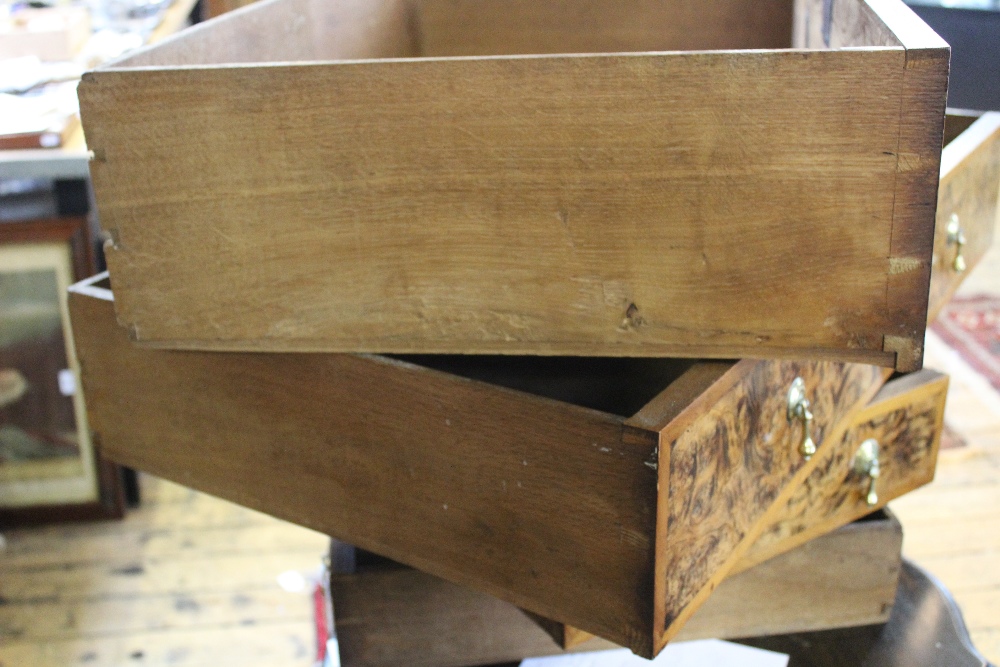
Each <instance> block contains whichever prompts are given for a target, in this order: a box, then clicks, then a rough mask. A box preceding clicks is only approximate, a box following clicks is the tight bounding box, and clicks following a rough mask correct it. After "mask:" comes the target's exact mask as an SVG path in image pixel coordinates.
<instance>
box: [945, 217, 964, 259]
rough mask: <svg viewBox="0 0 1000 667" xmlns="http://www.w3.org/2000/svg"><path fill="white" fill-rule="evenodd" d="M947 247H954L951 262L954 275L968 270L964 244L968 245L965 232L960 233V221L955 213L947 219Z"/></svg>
mask: <svg viewBox="0 0 1000 667" xmlns="http://www.w3.org/2000/svg"><path fill="white" fill-rule="evenodd" d="M947 231H948V246H949V247H950V246H955V259H954V260H952V262H951V268H953V269H955V272H956V273H965V270H966V269H967V268H969V266H968V264H967V263H966V262H965V254H964V253H965V244H966V243H968V241H966V239H965V232H963V231H962V221H961V220H960V219H959V217H958V214H957V213H952V214H951V217H950V218H949V219H948V229H947Z"/></svg>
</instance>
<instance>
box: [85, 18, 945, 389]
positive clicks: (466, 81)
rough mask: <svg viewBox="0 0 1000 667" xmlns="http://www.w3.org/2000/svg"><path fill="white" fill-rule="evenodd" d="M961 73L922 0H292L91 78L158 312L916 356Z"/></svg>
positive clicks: (556, 349)
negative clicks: (919, 8)
mask: <svg viewBox="0 0 1000 667" xmlns="http://www.w3.org/2000/svg"><path fill="white" fill-rule="evenodd" d="M793 4H794V7H793ZM793 24H794V25H793ZM793 33H794V35H795V37H794V42H792V38H791V35H792V34H793ZM789 47H794V48H789ZM558 54H562V55H558ZM566 54H572V55H566ZM947 71H948V48H947V46H946V45H945V44H944V43H943V42H942V41H941V40H940V39H939V38H938V37H937V36H936V35H935V34H934V33H933V32H932V31H930V30H929V29H928V28H927V27H926V26H925V25H924V24H923V23H922V22H920V20H919V19H917V18H916V16H915V15H913V14H912V12H910V10H909V9H907V8H906V7H905V5H903V3H902V2H901V1H900V0H878V1H876V0H840V1H838V2H836V3H829V2H825V3H824V2H821V1H820V0H800V1H798V2H795V3H792V2H791V0H712V1H711V2H707V1H706V0H640V1H635V2H628V3H624V4H623V3H619V2H616V1H614V0H502V1H501V0H492V1H489V0H342V1H340V2H323V1H320V0H315V1H309V0H271V1H265V2H262V3H260V4H258V5H254V6H252V7H249V8H247V9H246V10H243V11H239V12H235V13H233V14H231V15H226V16H223V17H220V18H219V19H217V20H214V21H210V22H208V23H206V24H204V25H202V26H198V27H196V28H193V29H191V30H190V31H188V32H186V33H184V34H181V35H179V36H177V37H176V38H174V39H173V40H169V41H166V42H163V43H162V44H161V45H158V46H156V47H153V48H151V49H147V50H144V51H142V52H139V53H137V54H136V55H133V56H130V57H128V58H126V59H125V60H122V61H119V62H117V63H115V64H113V65H111V66H109V67H106V68H103V69H101V70H98V71H96V72H93V73H90V74H88V75H86V76H85V77H84V80H83V82H82V84H81V86H80V89H79V91H80V100H81V109H82V114H83V120H84V126H85V129H86V134H87V139H88V143H89V144H90V146H91V147H92V148H93V151H94V160H93V162H92V165H91V171H92V174H93V181H94V187H95V191H96V195H97V204H98V209H99V211H100V214H101V219H102V223H103V224H104V225H105V226H106V227H107V228H108V229H109V230H110V232H111V234H112V237H113V243H112V244H111V246H110V247H109V250H108V263H109V266H110V268H111V273H112V275H113V277H114V279H115V286H116V290H117V294H118V304H117V308H118V315H119V319H120V320H121V321H122V322H123V323H125V324H126V325H128V326H129V327H130V329H131V331H132V335H133V336H134V338H135V339H136V340H138V341H139V342H144V343H149V344H151V345H154V346H161V347H177V348H189V349H214V350H270V351H287V350H308V351H341V352H380V353H388V352H394V353H423V352H435V353H448V352H451V353H500V354H546V355H549V354H558V355H569V354H575V355H588V356H590V355H595V356H675V357H715V358H741V357H748V356H749V357H757V358H760V357H775V358H794V357H798V358H823V359H839V360H851V361H861V362H867V363H872V364H879V365H885V366H895V367H896V368H897V369H899V370H913V369H916V368H919V366H920V363H921V358H922V341H923V332H924V327H925V320H926V310H927V293H928V282H929V277H930V262H931V254H932V251H931V248H932V240H933V239H932V236H933V227H934V219H933V210H934V205H933V204H934V201H935V198H936V187H937V178H938V166H939V157H940V155H939V153H940V146H941V133H942V125H943V123H942V117H943V111H944V101H945V89H946V84H947Z"/></svg>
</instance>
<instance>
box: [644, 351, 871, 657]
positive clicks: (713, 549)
mask: <svg viewBox="0 0 1000 667" xmlns="http://www.w3.org/2000/svg"><path fill="white" fill-rule="evenodd" d="M743 365H746V366H750V368H749V370H747V371H744V370H743V369H742V368H741V366H743ZM796 377H801V378H803V380H804V381H805V385H806V395H807V396H808V397H809V399H810V401H811V402H812V406H811V410H812V413H813V415H814V417H815V418H814V422H813V431H812V437H813V439H814V440H815V441H816V442H817V443H818V444H819V447H820V450H821V451H825V450H826V449H828V448H829V447H830V446H831V445H830V443H829V442H828V440H830V438H831V437H832V438H837V437H839V435H838V434H837V432H836V430H835V429H834V427H835V426H836V425H838V424H839V423H840V422H841V421H842V420H844V419H847V418H849V417H850V416H852V415H853V414H854V413H856V412H857V411H858V410H860V409H861V407H862V406H864V405H865V404H866V403H867V402H868V400H869V399H870V398H871V397H872V396H873V395H874V394H875V392H876V391H877V390H878V388H879V387H880V386H881V384H882V382H883V381H884V372H883V371H882V370H881V369H879V368H876V367H873V366H865V365H860V364H835V363H830V362H781V363H775V362H749V361H743V362H740V364H737V366H736V367H734V369H733V371H732V372H731V373H730V374H727V376H724V377H723V378H722V379H721V380H719V382H717V383H716V384H715V385H713V387H712V390H711V391H712V392H715V391H718V392H721V393H722V396H721V398H720V399H719V400H718V401H715V402H709V403H706V404H704V405H703V404H702V403H701V400H702V399H699V400H698V401H695V402H694V403H692V404H691V405H690V406H689V407H688V409H687V410H686V411H685V412H683V413H682V414H681V415H680V416H679V417H678V418H676V419H674V420H673V421H672V422H671V423H670V424H669V425H667V426H666V427H665V428H664V429H663V430H661V431H660V448H659V473H660V489H661V493H660V498H659V510H658V519H657V556H658V557H657V563H656V609H655V613H656V616H655V618H656V620H655V627H656V628H657V633H658V634H657V644H656V651H659V649H660V648H662V646H664V645H666V643H667V641H669V640H670V639H671V638H672V637H674V636H676V634H677V632H678V631H679V630H680V628H681V627H683V625H684V623H685V622H686V621H687V619H688V618H689V617H690V616H691V614H692V613H693V612H694V611H695V610H697V608H698V607H699V606H700V605H701V604H702V603H703V602H704V601H705V600H706V599H707V598H708V596H709V595H710V594H711V593H712V591H713V590H714V589H715V587H716V586H717V585H718V584H719V582H721V581H722V580H723V579H724V578H725V577H726V576H727V574H728V572H729V570H730V569H732V567H733V566H734V565H735V564H736V562H738V560H739V559H740V558H741V557H742V554H743V552H745V551H746V549H748V548H749V546H750V544H752V543H753V542H754V541H755V540H756V537H757V534H759V530H760V529H762V528H763V526H761V522H763V521H766V516H767V514H768V512H770V511H772V508H773V507H774V506H775V505H777V504H780V503H781V502H782V497H783V495H784V494H787V493H790V492H791V489H793V488H795V487H796V486H797V485H798V484H800V483H801V481H802V480H804V479H805V477H806V476H808V475H809V474H810V473H811V471H812V469H813V468H815V466H816V465H817V458H816V457H814V458H813V460H811V461H809V462H806V461H805V460H804V458H803V457H802V456H801V454H799V451H798V444H799V442H800V441H801V437H802V428H801V426H800V425H799V424H797V423H790V422H789V421H788V419H787V415H786V412H787V406H788V388H789V387H790V386H791V384H792V381H793V380H794V379H795V378H796ZM831 431H833V434H832V435H831Z"/></svg>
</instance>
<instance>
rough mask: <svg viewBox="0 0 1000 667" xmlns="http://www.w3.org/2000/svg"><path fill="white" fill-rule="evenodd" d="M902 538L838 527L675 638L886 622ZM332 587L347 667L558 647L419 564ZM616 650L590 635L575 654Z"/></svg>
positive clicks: (729, 594)
mask: <svg viewBox="0 0 1000 667" xmlns="http://www.w3.org/2000/svg"><path fill="white" fill-rule="evenodd" d="M901 541H902V533H901V530H900V527H899V524H898V523H897V522H896V521H895V520H894V519H883V520H880V521H869V522H864V523H859V524H854V525H851V526H847V527H845V528H841V529H840V530H839V531H836V532H834V533H831V534H830V535H827V536H825V537H821V538H819V539H817V540H815V541H813V542H811V543H809V544H807V545H803V546H802V547H800V548H798V549H796V550H795V551H793V552H791V553H789V554H786V555H785V556H782V557H779V558H776V559H774V560H772V561H770V562H768V563H764V564H762V565H760V566H758V567H756V568H754V569H753V570H750V571H748V572H745V573H743V574H741V575H739V576H736V577H733V578H731V579H729V580H727V581H726V582H725V583H723V584H722V585H721V586H720V587H719V589H718V591H716V593H715V595H713V596H712V599H711V600H710V601H709V602H708V603H707V604H706V605H705V606H704V607H703V608H702V609H701V610H699V612H698V613H697V614H695V615H694V617H693V618H692V619H691V622H690V623H689V624H688V626H687V627H686V628H685V629H684V630H683V631H682V633H681V635H680V637H679V638H680V639H684V640H688V639H700V638H707V637H719V638H733V637H744V636H750V635H756V634H772V633H775V632H791V631H794V630H793V629H798V630H807V629H817V628H830V627H843V626H847V625H861V624H869V623H878V622H881V621H884V620H885V619H886V617H887V616H888V610H889V609H890V608H891V605H892V600H893V598H894V596H895V591H896V580H897V577H898V574H899V563H900V558H899V551H900V545H901ZM331 590H332V593H333V600H334V616H335V620H336V627H337V634H338V640H339V642H340V651H341V660H342V664H343V665H344V667H355V666H361V665H364V666H365V667H382V666H385V667H389V666H390V665H391V666H393V667H395V666H397V665H400V664H407V665H413V666H414V667H419V666H423V665H426V666H427V667H465V666H466V665H474V664H493V663H500V662H508V661H517V660H521V659H523V658H527V657H533V656H542V655H553V654H557V653H560V652H561V650H560V649H559V647H558V646H557V644H556V643H555V642H553V641H552V639H551V638H550V637H549V636H548V635H547V634H546V633H545V631H544V630H543V629H542V628H541V627H539V626H538V625H537V624H536V623H535V622H534V621H532V620H531V619H529V618H528V617H527V616H526V615H524V614H523V613H522V612H520V610H518V609H516V608H515V607H513V606H512V605H509V604H506V603H503V602H500V601H499V600H496V599H494V598H491V597H489V596H487V595H483V594H481V593H476V592H474V591H470V590H468V589H464V588H462V587H459V586H455V585H453V584H450V583H448V582H445V581H443V580H441V579H437V578H435V577H431V576H429V575H426V574H423V573H421V572H417V571H414V570H410V569H367V570H362V571H359V572H358V573H357V574H335V575H333V576H332V577H331ZM831 590H836V591H837V594H836V595H830V594H829V592H830V591H831ZM820 598H822V599H823V601H824V603H823V604H818V603H817V600H818V599H820ZM613 647H614V645H613V644H611V643H610V642H607V641H605V640H601V639H591V640H590V641H587V642H586V643H584V644H581V645H578V646H576V647H575V649H574V650H575V651H595V650H600V649H605V648H613Z"/></svg>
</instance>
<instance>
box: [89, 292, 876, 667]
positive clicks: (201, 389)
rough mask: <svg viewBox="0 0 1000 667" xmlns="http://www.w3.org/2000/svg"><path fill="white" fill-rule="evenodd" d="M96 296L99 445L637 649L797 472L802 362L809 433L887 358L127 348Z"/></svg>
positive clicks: (93, 356) (818, 431) (92, 342)
mask: <svg viewBox="0 0 1000 667" xmlns="http://www.w3.org/2000/svg"><path fill="white" fill-rule="evenodd" d="M111 298H112V296H111V293H110V291H108V290H106V289H103V288H101V287H99V285H98V284H95V281H90V282H89V283H85V284H82V285H78V286H76V287H74V291H73V293H72V295H71V309H72V314H73V321H74V330H75V331H76V336H77V342H78V346H79V349H80V356H81V360H82V367H83V382H84V386H85V389H86V391H87V394H88V397H89V398H90V401H91V403H92V406H91V410H92V417H93V419H94V422H93V426H94V430H95V431H96V432H97V436H98V437H99V438H100V441H101V443H102V446H103V447H104V450H105V451H106V452H108V454H109V455H110V456H112V457H113V458H116V459H118V460H120V461H122V462H124V463H127V464H130V465H132V466H134V467H138V468H141V469H144V470H149V471H151V472H153V473H154V474H158V475H161V476H164V477H167V478H169V479H175V480H178V481H181V482H183V483H185V484H187V485H190V486H193V487H195V488H198V489H201V490H205V491H208V492H210V493H213V494H216V495H219V496H221V497H223V498H227V499H230V500H233V501H236V502H239V503H241V504H245V505H247V506H249V507H253V508H256V509H260V510H262V511H266V512H268V513H270V514H273V515H275V516H278V517H280V518H284V519H287V520H290V521H294V522H296V523H299V524H302V525H304V526H307V527H311V528H314V529H316V530H320V531H322V532H325V533H329V534H332V535H335V536H337V537H340V538H342V539H347V540H349V541H351V542H354V543H356V544H359V545H360V546H362V547H364V548H366V549H370V550H372V551H375V552H377V553H380V554H384V555H386V556H389V557H391V558H394V559H395V560H399V561H401V562H405V563H407V564H410V565H412V566H415V567H419V568H421V569H423V570H426V571H428V572H430V573H432V574H436V575H438V576H442V577H444V578H447V579H449V580H451V581H454V582H456V583H459V584H463V585H467V586H470V587H473V588H476V589H478V590H481V591H484V592H487V593H491V594H494V595H496V596H498V597H501V598H503V599H505V600H507V601H510V602H513V603H516V604H519V605H520V606H522V607H524V608H526V609H529V610H531V611H532V612H535V613H537V614H541V615H543V616H545V617H547V618H552V619H554V620H556V621H558V622H561V623H565V624H568V625H571V626H573V627H574V628H579V629H580V630H581V631H584V632H590V633H593V634H597V635H600V636H603V637H606V638H608V639H611V640H613V641H616V642H618V643H621V644H623V645H627V646H629V647H630V648H632V649H633V650H634V651H636V652H637V653H640V654H645V655H652V654H653V652H654V642H655V639H656V634H657V633H656V632H655V631H654V627H656V626H655V625H654V622H655V618H656V616H655V614H657V613H659V614H663V615H664V616H665V615H667V614H669V615H670V617H671V619H672V620H676V619H678V618H682V617H686V616H687V615H690V612H689V611H686V608H687V607H692V606H695V605H697V604H700V602H701V597H700V596H702V595H703V594H705V592H706V591H708V590H710V589H711V588H713V587H714V586H715V584H716V583H717V581H719V580H721V578H722V577H724V576H725V572H724V571H725V570H726V569H727V568H728V567H729V566H730V562H729V561H730V560H731V559H732V558H734V557H736V556H734V554H735V553H736V552H737V551H738V550H739V549H741V548H743V546H742V541H741V537H742V536H743V535H744V534H749V533H747V531H749V530H750V529H751V528H752V527H753V526H754V525H755V522H757V521H758V520H759V518H760V517H761V516H763V514H764V513H765V512H766V511H767V509H768V506H769V504H770V503H773V502H775V501H776V500H777V498H778V497H779V494H781V493H786V490H785V488H786V487H787V486H788V485H790V484H794V483H797V482H795V481H794V478H795V476H802V475H803V474H804V473H803V471H804V470H805V468H804V467H801V463H802V460H801V458H800V457H799V456H798V454H797V453H796V449H797V445H798V439H799V438H800V437H801V433H800V429H798V428H797V427H794V426H790V425H789V424H788V422H787V420H786V417H785V410H786V402H787V399H786V393H787V390H788V386H789V385H790V384H791V382H792V380H793V379H794V378H795V377H796V376H799V375H801V376H802V377H804V378H805V381H806V386H807V392H808V394H809V395H810V396H811V397H812V400H813V411H814V413H815V415H816V421H815V424H814V431H813V436H814V437H815V438H816V439H817V440H818V441H820V442H822V440H823V439H824V438H825V437H827V431H828V429H829V428H830V426H831V425H832V424H835V423H837V422H838V421H839V420H841V419H842V418H843V417H844V416H845V415H848V414H850V413H851V412H852V411H853V410H856V409H860V407H861V406H862V405H863V404H864V403H865V402H867V400H868V398H869V397H870V395H871V394H872V393H874V391H875V390H876V389H877V387H878V385H879V384H880V383H881V381H882V377H883V373H884V372H885V371H883V370H882V369H878V368H877V367H873V366H864V365H853V364H847V365H844V364H837V363H832V362H808V363H796V362H782V363H776V362H751V361H744V362H740V363H737V364H735V365H733V364H728V365H727V364H721V363H715V362H713V363H708V364H694V365H691V364H685V363H681V364H678V363H677V362H673V361H663V360H645V361H641V362H640V361H638V360H629V359H623V360H610V359H609V360H588V359H575V360H574V359H570V360H554V359H553V360H542V361H539V360H524V363H523V364H519V360H518V359H517V358H510V357H500V358H496V359H493V360H489V359H486V360H483V359H465V358H457V357H455V358H447V357H446V358H443V359H442V358H435V359H433V360H426V361H425V360H423V359H421V358H414V359H412V360H411V361H416V362H417V363H420V364H423V363H431V364H434V365H437V366H438V367H439V368H440V369H441V370H434V369H432V368H428V367H426V366H423V365H415V364H413V363H410V362H407V361H403V360H399V359H388V358H384V357H368V356H347V355H335V354H323V355H295V354H290V355H283V354H268V355H259V354H213V353H206V352H176V351H163V350H151V349H146V348H142V347H138V346H133V345H131V344H129V342H128V340H127V338H126V334H125V331H124V330H122V329H120V328H119V327H117V326H116V325H115V323H114V315H113V308H112V303H111ZM567 362H568V363H567ZM609 365H611V368H614V367H616V366H617V367H619V368H620V369H622V370H623V371H624V374H623V375H621V378H622V379H625V378H627V379H628V380H629V381H631V383H632V385H633V386H632V387H631V388H630V389H629V390H622V389H620V388H619V387H620V385H619V382H618V376H617V375H616V374H614V373H611V372H609V370H608V367H609ZM560 366H566V367H569V368H572V369H573V373H572V374H571V375H569V376H565V377H560V376H559V373H558V372H556V371H557V370H558V369H559V368H560ZM639 366H642V367H645V371H644V372H637V371H636V370H634V369H636V368H638V367H639ZM588 368H594V369H596V371H598V372H595V373H594V374H593V375H588V374H587V372H586V369H588ZM519 369H520V370H519ZM581 369H583V372H581ZM533 373H540V374H538V375H537V377H535V376H534V375H533ZM545 378H547V381H546V382H542V381H541V380H543V379H545ZM483 380H489V381H490V382H493V383H494V384H487V383H486V382H484V381H483ZM495 383H499V384H495ZM504 385H505V386H504ZM508 387H510V388H508ZM588 387H589V388H590V389H588ZM525 392H532V393H525ZM602 396H603V397H602ZM566 401H572V402H566ZM584 406H587V407H584ZM633 412H634V414H633V416H632V417H630V418H626V416H625V415H627V414H629V413H633ZM291 443H294V444H291ZM657 452H659V455H658V454H657ZM658 456H659V458H658ZM658 461H659V463H658ZM262 462H265V463H262ZM658 466H659V469H657V468H658ZM470 480H471V482H470ZM657 484H659V488H660V491H659V500H657V494H658V491H657ZM658 507H659V509H658ZM658 511H659V512H660V513H661V516H660V520H659V521H660V523H662V524H663V525H664V526H667V524H669V530H667V529H666V528H660V529H659V530H660V532H659V535H658V534H657V530H658V528H657V522H658V520H657V515H656V513H657V512H658ZM556 517H557V518H556ZM473 545H474V547H473ZM470 552H474V555H470ZM668 574H669V576H668ZM656 577H659V578H660V579H661V582H660V584H659V585H660V586H662V587H663V589H662V590H663V591H667V589H666V585H667V581H669V582H670V586H672V587H673V588H672V589H671V590H670V592H669V597H668V594H667V593H666V592H664V593H662V594H656V593H655V592H654V583H655V578H656ZM581 581H585V582H588V583H587V585H586V586H584V587H582V588H583V590H581V586H580V582H581ZM654 606H656V607H658V608H659V609H658V610H654ZM677 625H679V623H678V624H677Z"/></svg>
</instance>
